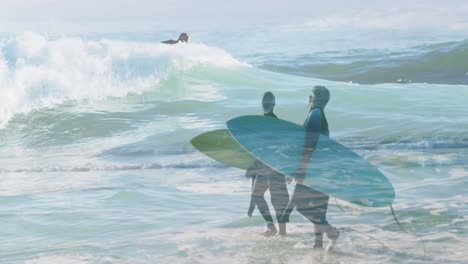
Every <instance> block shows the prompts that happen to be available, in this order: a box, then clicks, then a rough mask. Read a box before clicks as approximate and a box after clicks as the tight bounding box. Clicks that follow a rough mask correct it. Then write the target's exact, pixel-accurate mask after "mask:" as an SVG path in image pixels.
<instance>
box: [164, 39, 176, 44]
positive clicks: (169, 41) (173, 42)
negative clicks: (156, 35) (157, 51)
mask: <svg viewBox="0 0 468 264" xmlns="http://www.w3.org/2000/svg"><path fill="white" fill-rule="evenodd" d="M178 42H179V41H178V40H172V39H169V40H165V41H161V43H164V44H176V43H178Z"/></svg>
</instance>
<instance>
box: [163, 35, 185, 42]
mask: <svg viewBox="0 0 468 264" xmlns="http://www.w3.org/2000/svg"><path fill="white" fill-rule="evenodd" d="M188 41H189V35H188V34H187V33H181V34H180V35H179V39H177V40H172V39H169V40H165V41H161V43H164V44H177V43H179V42H182V43H188Z"/></svg>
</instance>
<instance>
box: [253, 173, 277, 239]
mask: <svg viewBox="0 0 468 264" xmlns="http://www.w3.org/2000/svg"><path fill="white" fill-rule="evenodd" d="M267 189H268V177H267V176H262V175H257V176H256V177H255V182H254V184H253V189H252V198H253V201H254V203H255V204H256V205H257V208H258V210H259V211H260V214H261V215H262V216H263V219H265V221H266V222H267V229H266V230H265V233H264V235H266V236H271V235H275V234H276V232H277V230H276V227H275V225H274V224H273V218H272V217H271V213H270V208H268V204H267V202H266V200H265V197H264V195H265V192H266V191H267Z"/></svg>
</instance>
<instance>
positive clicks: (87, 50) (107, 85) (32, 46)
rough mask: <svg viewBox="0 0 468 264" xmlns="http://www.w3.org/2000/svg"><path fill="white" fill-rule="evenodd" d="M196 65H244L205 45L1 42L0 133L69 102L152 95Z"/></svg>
mask: <svg viewBox="0 0 468 264" xmlns="http://www.w3.org/2000/svg"><path fill="white" fill-rule="evenodd" d="M199 65H213V66H215V67H225V66H240V65H246V64H243V63H241V62H240V61H238V60H236V59H235V58H233V57H232V56H231V55H230V54H229V53H227V52H225V51H223V50H221V49H218V48H214V47H210V46H207V45H204V44H197V43H191V44H189V45H164V44H160V43H149V42H135V41H119V40H109V39H101V40H97V41H94V40H87V39H85V38H79V37H61V38H56V39H51V38H48V37H47V36H44V35H40V34H36V33H31V32H30V33H24V34H21V35H17V36H15V37H13V38H10V39H3V40H2V41H1V42H0V127H1V126H3V125H5V124H6V123H7V122H8V121H9V120H10V119H11V118H12V116H14V115H15V114H18V113H27V112H30V111H32V110H37V109H41V108H47V107H54V106H56V105H59V104H62V103H64V102H67V101H70V100H71V101H76V100H78V101H79V100H101V99H105V98H108V97H125V96H127V95H128V94H130V93H137V94H138V93H142V92H144V91H147V90H151V89H155V88H156V87H158V84H159V83H160V82H161V81H162V80H165V78H167V76H169V75H170V74H171V73H174V72H186V71H189V70H191V69H193V68H194V67H196V66H199Z"/></svg>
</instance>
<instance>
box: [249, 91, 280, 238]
mask: <svg viewBox="0 0 468 264" xmlns="http://www.w3.org/2000/svg"><path fill="white" fill-rule="evenodd" d="M262 105H263V112H264V115H265V116H269V117H272V118H278V117H277V116H276V115H275V114H274V113H273V109H274V107H275V96H274V95H273V93H271V92H266V93H265V94H264V95H263V99H262ZM245 175H246V176H247V177H251V178H252V195H251V202H250V208H249V212H248V215H249V216H252V213H253V210H254V208H255V205H256V206H257V208H258V210H259V211H260V213H261V215H262V216H263V219H265V221H266V222H267V226H266V229H265V232H264V233H263V234H264V235H265V236H272V235H276V233H277V232H278V231H277V229H276V227H275V224H274V223H273V218H272V216H271V213H270V209H269V207H268V204H267V202H266V200H265V197H264V195H265V192H266V191H267V190H270V195H271V203H272V205H273V208H274V209H275V212H276V218H277V221H278V226H279V232H278V235H281V236H285V235H286V222H287V221H286V219H287V218H284V219H285V221H282V220H281V216H282V215H283V214H284V212H285V210H286V206H287V205H288V203H289V193H288V189H287V187H286V179H285V177H284V175H282V174H280V173H278V172H277V171H275V170H273V169H271V168H270V167H268V166H267V165H265V164H263V163H262V162H260V161H258V160H257V161H256V162H254V164H252V166H250V167H249V168H248V169H247V171H246V173H245Z"/></svg>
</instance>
